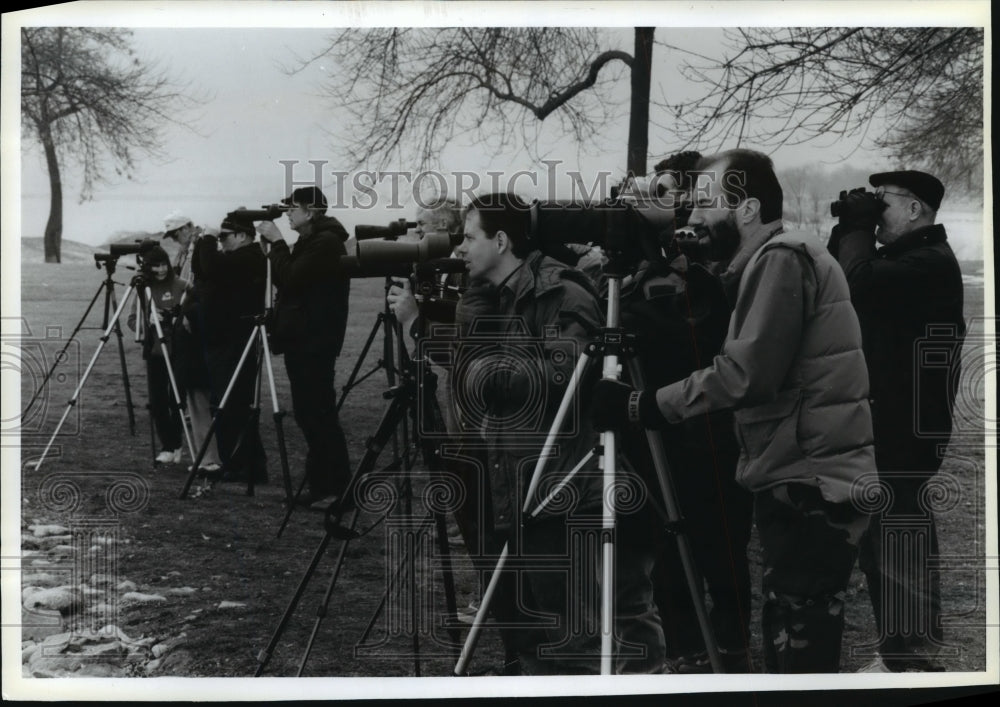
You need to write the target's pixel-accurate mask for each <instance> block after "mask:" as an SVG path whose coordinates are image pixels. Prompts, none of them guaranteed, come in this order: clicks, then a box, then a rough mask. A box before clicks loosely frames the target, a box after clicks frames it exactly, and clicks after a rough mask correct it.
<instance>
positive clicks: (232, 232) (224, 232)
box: [219, 231, 236, 241]
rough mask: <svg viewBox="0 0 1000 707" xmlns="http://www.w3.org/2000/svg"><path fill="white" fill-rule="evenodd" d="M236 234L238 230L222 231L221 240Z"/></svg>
mask: <svg viewBox="0 0 1000 707" xmlns="http://www.w3.org/2000/svg"><path fill="white" fill-rule="evenodd" d="M235 235H236V231H222V232H221V233H219V240H220V241H224V240H226V239H227V238H229V236H235Z"/></svg>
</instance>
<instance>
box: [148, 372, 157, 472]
mask: <svg viewBox="0 0 1000 707" xmlns="http://www.w3.org/2000/svg"><path fill="white" fill-rule="evenodd" d="M146 387H147V391H148V390H149V361H148V360H147V361H146ZM146 397H147V402H146V416H147V417H148V418H149V450H150V452H151V453H152V456H153V468H154V469H156V468H157V467H158V466H160V462H158V461H156V429H155V426H154V424H153V404H152V403H151V402H149V394H148V392H147V396H146Z"/></svg>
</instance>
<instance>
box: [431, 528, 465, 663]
mask: <svg viewBox="0 0 1000 707" xmlns="http://www.w3.org/2000/svg"><path fill="white" fill-rule="evenodd" d="M434 525H435V527H436V528H437V544H438V552H439V553H441V578H442V581H443V582H444V603H445V608H447V610H448V618H449V619H455V618H457V616H458V605H457V603H456V602H455V574H454V570H453V568H452V566H451V548H450V547H449V545H448V524H447V522H446V521H445V518H444V513H440V512H437V513H435V514H434ZM449 623H451V622H449ZM448 636H449V638H451V641H452V644H453V650H452V653H453V654H454V657H455V658H456V659H457V658H458V647H459V646H460V645H461V638H460V636H459V633H458V627H457V626H454V625H451V626H449V627H448Z"/></svg>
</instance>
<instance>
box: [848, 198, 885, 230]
mask: <svg viewBox="0 0 1000 707" xmlns="http://www.w3.org/2000/svg"><path fill="white" fill-rule="evenodd" d="M884 210H885V203H884V202H883V201H882V200H880V199H879V198H878V197H877V196H875V195H874V194H872V193H871V192H869V191H865V190H864V189H855V190H853V191H851V192H849V193H847V194H845V195H842V198H841V200H840V212H839V216H840V225H841V227H842V229H844V230H852V231H860V230H864V231H871V232H872V233H874V231H875V224H876V222H877V221H878V217H879V216H880V215H881V213H882V212H883V211H884Z"/></svg>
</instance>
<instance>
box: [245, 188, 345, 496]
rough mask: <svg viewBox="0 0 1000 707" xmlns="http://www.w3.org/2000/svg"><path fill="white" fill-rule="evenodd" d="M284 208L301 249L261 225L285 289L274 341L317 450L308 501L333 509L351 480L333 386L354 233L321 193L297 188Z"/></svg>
mask: <svg viewBox="0 0 1000 707" xmlns="http://www.w3.org/2000/svg"><path fill="white" fill-rule="evenodd" d="M282 202H283V203H284V204H287V205H288V206H289V210H288V222H289V225H290V226H291V228H292V230H294V231H296V232H298V234H299V238H298V240H297V241H296V242H295V247H294V249H290V248H289V247H288V244H287V243H285V241H284V239H283V238H282V236H281V232H280V231H279V230H278V228H277V226H275V225H274V224H273V223H272V222H270V221H264V222H262V223H261V224H259V225H258V226H257V231H258V232H259V233H260V234H261V237H262V238H264V239H265V240H267V241H269V242H270V243H271V250H270V252H269V253H268V257H269V258H270V260H271V273H272V277H273V278H274V284H275V285H276V286H277V288H278V293H277V300H276V301H275V306H274V322H273V326H272V330H271V343H272V344H273V346H274V349H275V352H276V353H284V355H285V370H286V371H287V372H288V382H289V383H290V384H291V388H292V408H293V410H294V413H295V421H296V422H297V423H298V425H299V427H300V428H301V429H302V434H303V435H304V436H305V438H306V444H308V445H309V450H308V452H307V454H306V476H307V479H308V483H309V493H308V494H307V495H306V496H305V497H304V498H302V499H300V503H302V504H303V505H316V507H317V510H320V509H323V510H325V508H326V506H328V505H329V503H330V502H332V501H333V499H332V498H331V497H332V496H333V495H336V494H339V493H340V492H342V491H343V490H344V489H345V488H346V486H347V484H348V482H349V481H350V477H351V463H350V459H349V457H348V452H347V440H346V439H345V437H344V431H343V429H342V428H341V426H340V418H339V416H338V414H337V394H336V391H335V389H334V385H333V381H334V368H335V366H336V362H337V357H338V356H339V355H340V350H341V347H342V346H343V344H344V332H345V329H346V327H347V307H348V296H349V295H350V287H351V282H350V279H348V278H347V277H345V276H343V275H342V273H341V269H340V257H341V256H342V255H346V253H347V250H346V249H345V247H344V242H345V241H346V240H347V232H346V231H345V230H344V227H343V226H341V225H340V222H339V221H337V219H335V218H332V217H329V216H327V215H326V210H327V201H326V197H325V196H324V195H323V192H322V191H320V190H319V189H318V188H317V187H302V188H300V189H296V190H295V191H293V192H292V194H291V196H289V197H288V198H286V199H283V200H282Z"/></svg>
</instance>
